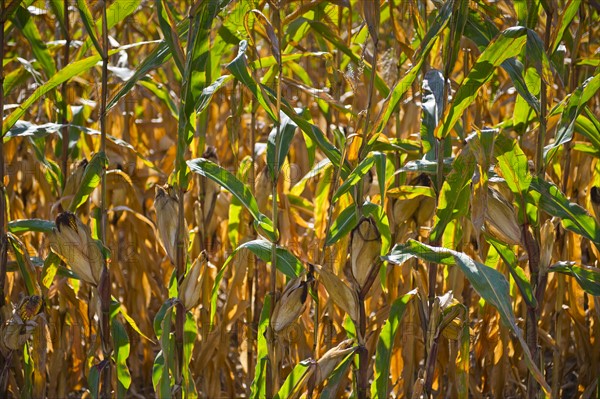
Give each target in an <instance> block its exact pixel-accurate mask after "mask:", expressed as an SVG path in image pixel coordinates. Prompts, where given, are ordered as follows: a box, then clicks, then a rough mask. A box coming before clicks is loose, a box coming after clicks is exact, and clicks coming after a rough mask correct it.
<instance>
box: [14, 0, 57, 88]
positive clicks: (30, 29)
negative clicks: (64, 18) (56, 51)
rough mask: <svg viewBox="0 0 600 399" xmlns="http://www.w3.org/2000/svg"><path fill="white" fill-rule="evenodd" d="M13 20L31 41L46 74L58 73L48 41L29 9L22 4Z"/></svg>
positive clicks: (36, 56) (50, 75) (34, 53)
mask: <svg viewBox="0 0 600 399" xmlns="http://www.w3.org/2000/svg"><path fill="white" fill-rule="evenodd" d="M11 20H12V22H13V23H14V24H15V26H16V27H17V28H18V29H19V30H20V31H21V34H23V36H25V38H26V39H27V40H28V41H29V44H30V45H31V50H32V52H33V55H34V56H35V58H36V60H37V61H38V62H39V63H40V65H41V66H42V68H43V69H44V72H45V73H46V76H47V77H48V78H50V77H52V76H53V75H54V74H55V73H56V66H55V65H54V60H53V59H52V55H51V54H50V52H49V51H48V47H47V46H46V43H45V42H44V40H42V35H41V34H40V32H39V30H38V28H37V26H36V23H35V22H34V20H33V18H32V17H31V14H30V13H29V11H28V10H27V9H26V8H25V7H24V6H23V5H21V6H19V7H17V9H16V12H15V13H14V14H13V16H12V18H11Z"/></svg>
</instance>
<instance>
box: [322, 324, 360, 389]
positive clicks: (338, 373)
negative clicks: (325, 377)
mask: <svg viewBox="0 0 600 399" xmlns="http://www.w3.org/2000/svg"><path fill="white" fill-rule="evenodd" d="M347 319H348V320H349V319H350V318H349V317H347ZM350 324H352V322H350ZM354 357H355V356H354V352H351V353H349V354H348V356H346V358H345V359H344V360H342V362H341V363H340V364H339V365H338V366H337V367H336V368H335V370H333V372H332V373H331V377H329V382H328V383H327V385H325V387H324V388H323V390H322V391H321V396H319V398H320V399H336V398H339V397H340V396H339V394H338V391H339V388H340V384H341V383H342V382H343V380H344V377H345V376H346V375H348V368H349V367H350V365H351V364H352V360H353V359H354Z"/></svg>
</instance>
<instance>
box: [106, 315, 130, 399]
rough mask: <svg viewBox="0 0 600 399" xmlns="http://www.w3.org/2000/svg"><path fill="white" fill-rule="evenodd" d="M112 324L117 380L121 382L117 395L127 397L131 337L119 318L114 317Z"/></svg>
mask: <svg viewBox="0 0 600 399" xmlns="http://www.w3.org/2000/svg"><path fill="white" fill-rule="evenodd" d="M111 324H112V325H111V329H112V339H113V346H114V352H113V358H114V361H115V366H116V369H117V381H118V382H119V387H118V390H117V392H118V394H117V397H118V398H122V397H125V394H126V393H127V391H128V390H129V386H130V385H131V373H130V372H129V368H128V367H127V359H128V358H129V349H130V344H129V337H128V336H127V331H126V330H125V327H124V326H123V324H121V322H120V321H119V320H118V319H116V318H114V319H113V320H112V323H111Z"/></svg>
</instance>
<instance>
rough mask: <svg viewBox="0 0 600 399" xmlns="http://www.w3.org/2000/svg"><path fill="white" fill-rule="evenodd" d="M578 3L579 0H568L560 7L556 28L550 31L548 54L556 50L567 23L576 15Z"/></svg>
mask: <svg viewBox="0 0 600 399" xmlns="http://www.w3.org/2000/svg"><path fill="white" fill-rule="evenodd" d="M580 5H581V0H568V1H567V4H566V5H564V6H562V7H561V10H560V12H559V13H558V23H557V24H556V28H555V29H554V30H553V31H552V36H551V44H550V47H549V48H548V52H549V53H550V54H552V53H554V52H555V51H556V48H557V47H558V45H559V44H560V41H561V40H562V38H563V35H564V33H565V30H567V28H568V27H569V24H570V23H571V21H573V18H574V17H575V15H577V12H578V11H579V6H580Z"/></svg>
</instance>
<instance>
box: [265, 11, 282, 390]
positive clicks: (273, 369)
mask: <svg viewBox="0 0 600 399" xmlns="http://www.w3.org/2000/svg"><path fill="white" fill-rule="evenodd" d="M274 6H275V7H274V10H273V12H274V18H273V22H274V23H275V25H276V26H275V29H277V40H278V41H279V44H280V46H281V39H282V34H281V3H279V2H278V4H276V5H274ZM274 56H275V58H276V59H277V69H278V71H277V87H276V90H277V104H276V107H275V108H276V113H275V115H277V121H276V123H277V133H276V136H275V154H274V156H275V161H274V165H273V187H272V199H271V200H272V203H271V204H272V211H273V228H274V230H275V234H276V236H277V238H276V240H274V241H273V242H272V243H271V299H272V301H271V302H272V303H271V317H272V316H273V310H274V309H275V304H276V302H277V298H276V294H277V242H278V241H279V229H278V220H277V219H278V214H279V209H278V203H277V186H278V185H279V162H280V159H279V147H280V146H281V134H280V133H281V115H280V113H281V79H282V76H283V66H282V63H281V53H279V54H274ZM269 329H270V327H269ZM269 335H270V338H271V339H269V345H271V353H272V357H271V359H270V362H269V364H270V377H271V383H272V385H271V392H267V398H272V397H273V394H274V393H275V392H277V391H278V390H279V356H278V353H277V341H276V339H275V338H276V337H275V334H274V332H273V331H271V333H270V334H269Z"/></svg>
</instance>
